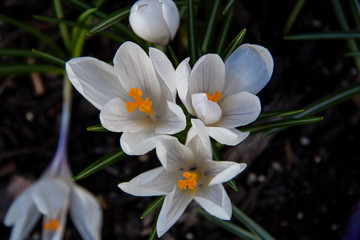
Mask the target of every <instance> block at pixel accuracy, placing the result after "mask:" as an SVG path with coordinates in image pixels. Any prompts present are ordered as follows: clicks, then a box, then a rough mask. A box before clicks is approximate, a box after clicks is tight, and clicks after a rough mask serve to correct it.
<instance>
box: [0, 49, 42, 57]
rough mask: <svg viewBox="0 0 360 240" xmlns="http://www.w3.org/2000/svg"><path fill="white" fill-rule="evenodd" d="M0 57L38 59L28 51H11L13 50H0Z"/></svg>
mask: <svg viewBox="0 0 360 240" xmlns="http://www.w3.org/2000/svg"><path fill="white" fill-rule="evenodd" d="M0 56H12V57H21V58H26V57H34V58H36V57H39V56H38V55H37V54H35V53H33V52H32V51H31V50H28V49H13V48H0Z"/></svg>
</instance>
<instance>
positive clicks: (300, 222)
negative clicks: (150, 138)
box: [0, 0, 360, 240]
mask: <svg viewBox="0 0 360 240" xmlns="http://www.w3.org/2000/svg"><path fill="white" fill-rule="evenodd" d="M296 2H297V1H295V0H291V1H266V0H253V1H244V0H238V1H236V2H235V4H234V17H233V21H232V23H231V30H230V36H231V37H230V38H229V39H228V40H227V41H228V42H227V43H229V42H230V41H231V40H232V38H234V37H235V36H236V35H237V34H238V33H239V32H240V30H241V29H243V28H246V29H247V33H246V35H245V38H244V41H243V42H244V43H253V44H259V45H263V46H265V47H266V48H268V49H269V51H270V52H271V54H272V55H273V58H274V63H275V68H274V74H273V77H272V79H271V80H270V83H269V84H268V85H267V86H266V87H265V88H264V89H263V90H262V91H261V92H260V94H259V97H260V99H261V103H262V108H263V111H274V110H293V109H302V108H304V107H305V106H307V105H308V104H311V103H312V102H314V101H315V100H318V99H320V98H321V97H323V96H326V95H328V94H330V93H332V92H334V91H336V90H339V89H342V88H344V87H346V86H348V85H350V84H351V83H354V82H358V81H359V72H358V70H357V69H356V67H355V64H354V61H353V59H352V58H351V57H346V56H344V54H345V53H346V52H349V49H348V48H347V45H346V43H345V41H344V40H308V41H299V40H296V41H290V40H284V36H285V34H284V32H283V29H284V27H285V25H286V22H287V19H288V17H289V15H290V13H291V11H292V10H293V9H294V7H295V4H296ZM132 3H133V1H110V0H108V1H105V2H104V4H103V5H102V6H101V9H102V10H103V11H105V12H108V13H111V12H114V11H116V10H118V9H120V8H122V7H125V6H130V5H131V4H132ZM341 3H342V5H343V8H344V11H345V13H346V15H347V16H350V14H351V5H350V4H349V2H348V1H342V2H341ZM63 9H64V15H65V18H66V19H70V20H74V19H75V17H76V16H77V15H78V14H79V10H78V9H76V8H75V7H73V6H72V5H71V4H66V3H64V4H63ZM200 10H201V11H203V13H202V12H201V11H200ZM200 10H199V14H198V15H197V19H196V27H197V28H199V29H201V27H202V26H203V24H204V18H205V16H206V9H200ZM0 14H2V15H7V16H10V17H13V18H15V19H17V20H19V21H22V22H24V23H27V24H29V25H31V26H33V27H35V28H36V29H38V30H39V31H41V32H42V33H45V34H46V35H48V36H50V37H51V38H52V39H54V40H55V41H57V42H59V43H61V36H60V33H59V28H58V25H57V24H54V23H48V22H44V21H40V20H35V19H34V18H33V16H34V15H41V16H52V17H53V16H54V15H55V14H54V10H53V7H52V3H51V1H48V0H28V1H23V0H2V1H1V2H0ZM202 16H204V18H202ZM184 18H186V16H185V17H184ZM350 19H351V17H350ZM181 21H183V19H182V20H181ZM94 23H95V22H94ZM123 23H124V24H126V25H127V24H128V21H127V19H125V20H124V21H123ZM181 23H182V22H181ZM350 24H351V26H352V25H354V24H353V22H352V21H350ZM340 29H341V27H340V25H339V23H338V21H337V19H336V17H335V13H334V10H333V7H332V6H331V4H330V3H329V1H324V0H321V1H308V2H306V4H305V5H304V7H303V9H302V10H301V12H300V13H299V16H298V18H297V20H296V21H295V22H294V25H293V26H292V28H291V30H290V32H289V33H288V34H286V35H295V34H303V33H311V32H325V31H339V30H340ZM215 35H216V34H215ZM184 38H186V29H185V26H182V25H180V30H179V32H178V34H177V36H176V38H175V40H174V41H173V42H171V43H170V45H171V47H172V48H173V49H174V52H175V53H176V56H177V57H178V59H179V60H182V59H184V58H186V57H187V56H188V54H187V52H186V49H184V45H183V44H184ZM120 44H121V43H119V42H116V41H113V40H109V39H108V38H105V37H103V36H100V35H89V36H88V37H87V41H86V43H85V46H84V54H83V55H84V56H93V57H96V58H98V59H101V60H103V61H111V60H112V58H113V56H114V53H115V52H116V50H117V48H118V47H119V45H120ZM0 48H18V49H32V48H36V49H38V50H43V49H45V44H44V43H43V42H41V41H39V40H38V39H36V38H34V37H33V36H31V35H29V34H28V33H27V32H25V31H23V30H21V29H19V28H17V27H14V26H12V25H10V24H7V23H5V22H4V21H1V20H0ZM212 51H215V49H211V50H210V52H212ZM14 62H21V63H27V64H35V63H48V62H46V60H41V59H35V58H31V57H29V58H25V59H24V58H20V59H19V58H15V57H11V56H1V55H0V68H1V67H4V66H5V65H7V64H11V63H14ZM61 104H62V77H61V76H59V75H56V74H51V73H46V74H39V73H36V72H34V73H31V74H21V75H17V74H10V75H1V76H0V116H1V117H0V196H1V197H0V221H1V222H2V221H3V219H4V216H5V214H6V211H7V209H8V207H9V206H10V204H11V202H12V201H13V199H14V198H15V197H16V196H17V195H18V194H20V193H21V191H22V190H24V189H25V188H26V187H27V186H28V185H29V184H30V183H31V182H33V181H34V180H36V179H37V178H38V177H39V176H40V175H41V173H42V172H43V170H44V169H45V168H46V166H47V165H48V164H49V162H50V160H51V158H52V156H53V154H54V152H55V149H56V144H57V138H58V130H59V121H60V115H61ZM359 108H360V98H359V96H358V97H353V98H352V99H350V100H348V101H346V102H344V103H341V104H339V105H336V106H334V107H331V108H328V109H327V110H325V111H323V112H321V113H319V114H317V115H319V116H323V117H324V120H322V121H320V122H317V123H313V124H309V125H304V126H295V127H291V128H288V129H286V130H284V131H282V132H280V133H278V134H276V135H271V136H268V137H261V135H260V134H254V135H251V136H249V137H248V138H247V139H246V140H245V141H244V142H243V143H241V144H239V145H238V146H236V147H227V148H224V150H223V151H222V152H221V158H222V159H226V160H231V161H238V162H245V163H247V164H248V168H247V169H246V170H245V171H244V172H243V173H242V174H240V176H239V177H237V178H236V182H237V184H238V187H239V191H238V192H235V191H233V190H232V189H231V188H229V186H226V188H227V191H228V193H229V195H230V198H231V200H232V202H233V203H234V204H235V205H236V206H238V207H239V208H240V209H241V210H243V211H244V212H245V213H246V214H247V215H248V216H250V217H251V218H252V219H253V220H255V221H256V222H257V223H259V224H260V225H261V226H262V227H264V228H265V229H266V230H268V231H269V233H270V234H271V235H273V236H274V237H275V238H276V239H299V240H302V239H304V240H305V239H341V238H344V237H345V236H347V234H348V231H347V224H346V223H347V220H348V218H349V217H350V216H351V214H354V213H355V214H356V208H355V207H356V205H357V204H359V200H360V184H359V183H360V172H359V171H360V170H359V166H360V156H359V152H358V150H359V149H358V148H359V146H360V135H359V133H360V123H359V120H360V111H359ZM98 115H99V111H98V110H97V109H95V108H94V107H93V106H92V105H91V104H90V103H88V102H87V101H86V100H85V99H84V98H83V97H82V96H81V95H80V94H78V92H77V91H74V92H73V112H72V118H71V130H70V139H69V161H70V165H71V167H72V171H73V173H74V174H77V173H79V172H80V171H81V170H83V169H84V168H85V167H87V166H88V165H89V164H91V163H92V162H94V161H95V160H97V159H98V158H100V157H102V156H103V155H105V154H107V153H109V152H111V151H112V150H114V149H115V148H117V147H118V146H119V137H120V135H119V134H116V133H110V132H105V133H98V132H88V131H87V130H86V128H87V127H88V126H92V125H95V124H99V117H98ZM159 165H160V164H159V162H158V161H157V160H156V155H155V153H154V151H153V152H150V153H149V154H147V155H145V156H141V157H130V156H129V157H126V158H125V159H123V160H121V161H119V162H117V163H116V164H113V165H111V166H109V167H107V168H106V169H105V170H103V171H100V172H98V173H96V174H94V175H92V176H90V177H88V178H85V179H83V180H80V181H78V183H79V184H80V185H82V186H84V187H86V188H87V189H89V190H90V191H91V192H93V193H94V194H95V195H96V197H97V198H98V199H99V201H100V202H101V204H102V208H103V210H104V222H103V228H102V237H103V239H147V237H148V234H149V233H150V231H151V227H152V223H153V220H154V217H155V214H154V213H153V214H151V215H150V216H148V217H146V218H145V219H143V220H141V219H140V216H141V214H142V212H143V211H144V210H145V209H146V207H147V206H148V204H149V203H151V201H152V200H153V198H137V197H133V196H131V195H127V194H125V193H123V192H122V191H120V190H119V189H118V187H117V184H118V183H119V182H123V181H129V180H130V179H131V178H133V177H134V176H136V175H138V174H139V173H142V172H144V171H147V170H149V169H152V168H154V167H156V166H159ZM197 207H198V206H197V205H196V204H195V203H193V204H191V205H190V207H189V208H188V209H187V211H186V212H185V214H184V215H183V216H182V217H181V219H180V220H179V221H178V222H177V223H176V224H175V225H174V226H173V227H172V228H171V229H170V231H169V232H168V233H167V234H166V235H164V236H163V238H162V239H189V240H191V239H206V240H212V239H214V240H215V239H224V240H230V239H231V240H232V239H238V238H237V237H235V236H234V235H232V234H231V233H229V232H226V231H225V230H223V229H221V228H219V227H217V226H216V225H214V224H213V223H211V222H209V221H207V220H205V219H204V218H203V217H202V216H201V215H199V214H198V213H197V212H196V210H195V209H196V208H197ZM357 214H358V215H360V213H359V212H357ZM234 222H235V223H238V222H236V221H235V220H234ZM352 222H353V223H356V222H354V221H352ZM40 228H41V226H40V223H39V224H38V226H37V228H36V229H35V230H34V231H33V232H32V234H31V236H30V238H29V239H39V238H40V230H41V229H40ZM357 229H358V230H357V231H360V230H359V229H360V223H359V222H358V223H357ZM10 230H11V229H10V228H7V227H5V226H3V225H0V239H8V237H9V234H10ZM64 239H80V236H79V235H78V233H77V231H76V229H75V228H74V227H73V225H72V223H71V220H70V219H69V220H68V223H67V230H66V233H65V238H64Z"/></svg>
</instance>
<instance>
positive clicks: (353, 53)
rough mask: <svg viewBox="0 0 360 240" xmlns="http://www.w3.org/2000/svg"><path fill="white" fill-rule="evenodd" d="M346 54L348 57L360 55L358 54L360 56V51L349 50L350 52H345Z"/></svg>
mask: <svg viewBox="0 0 360 240" xmlns="http://www.w3.org/2000/svg"><path fill="white" fill-rule="evenodd" d="M345 56H346V57H358V56H360V51H357V52H348V53H345Z"/></svg>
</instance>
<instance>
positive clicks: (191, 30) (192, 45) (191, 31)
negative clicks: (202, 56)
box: [188, 0, 198, 66]
mask: <svg viewBox="0 0 360 240" xmlns="http://www.w3.org/2000/svg"><path fill="white" fill-rule="evenodd" d="M194 15H195V13H194V4H193V0H188V19H189V20H188V46H189V51H190V63H191V66H194V64H195V62H196V60H197V51H198V50H197V44H196V38H195V34H196V33H195V16H194Z"/></svg>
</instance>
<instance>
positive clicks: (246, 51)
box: [223, 44, 274, 96]
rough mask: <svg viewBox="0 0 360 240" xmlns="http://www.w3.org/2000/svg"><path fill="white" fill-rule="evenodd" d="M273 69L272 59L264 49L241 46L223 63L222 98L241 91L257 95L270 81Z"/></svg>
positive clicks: (257, 46) (253, 45) (256, 46)
mask: <svg viewBox="0 0 360 240" xmlns="http://www.w3.org/2000/svg"><path fill="white" fill-rule="evenodd" d="M273 69H274V61H273V58H272V56H271V54H270V52H269V50H267V49H266V48H264V47H262V46H259V45H255V44H243V45H241V46H240V47H239V48H237V49H236V50H235V51H234V52H233V53H232V54H231V55H230V57H229V58H228V59H227V60H226V62H225V72H226V77H225V87H224V92H223V96H230V95H233V94H235V93H239V92H242V91H246V92H250V93H253V94H256V93H258V92H259V91H260V90H261V89H263V88H264V87H265V85H266V84H267V83H268V82H269V81H270V78H271V75H272V73H273Z"/></svg>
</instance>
